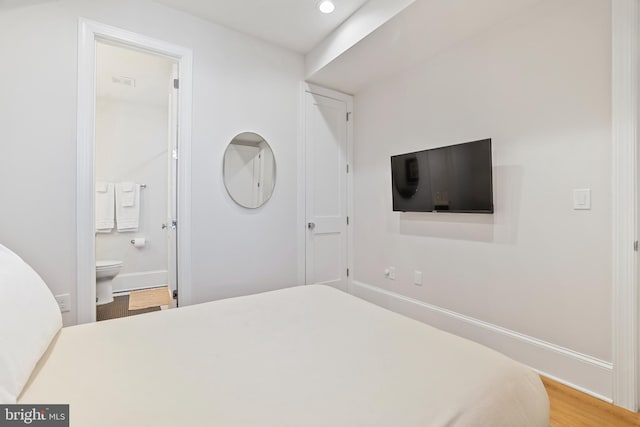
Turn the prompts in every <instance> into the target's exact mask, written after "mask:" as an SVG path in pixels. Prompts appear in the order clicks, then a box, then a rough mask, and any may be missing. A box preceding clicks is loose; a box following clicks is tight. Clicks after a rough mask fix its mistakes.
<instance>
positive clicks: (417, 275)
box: [413, 270, 422, 286]
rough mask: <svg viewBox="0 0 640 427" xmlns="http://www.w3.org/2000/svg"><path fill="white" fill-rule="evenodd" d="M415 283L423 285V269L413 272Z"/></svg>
mask: <svg viewBox="0 0 640 427" xmlns="http://www.w3.org/2000/svg"><path fill="white" fill-rule="evenodd" d="M413 284H414V285H416V286H422V271H418V270H416V271H414V272H413Z"/></svg>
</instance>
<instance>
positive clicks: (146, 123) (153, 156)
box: [77, 19, 192, 323]
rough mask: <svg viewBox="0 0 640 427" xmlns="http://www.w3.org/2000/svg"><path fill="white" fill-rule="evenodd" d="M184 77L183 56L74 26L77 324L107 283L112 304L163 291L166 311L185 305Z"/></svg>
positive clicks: (120, 34)
mask: <svg viewBox="0 0 640 427" xmlns="http://www.w3.org/2000/svg"><path fill="white" fill-rule="evenodd" d="M118 56H121V57H122V58H124V60H122V61H120V62H118V61H114V58H116V57H118ZM122 58H121V59H122ZM105 64H108V66H107V65H105ZM142 64H146V65H145V66H142ZM149 64H155V66H156V67H155V69H156V70H160V72H159V74H158V76H160V77H158V76H156V77H152V74H153V73H151V72H150V71H149V70H150V69H151V68H154V67H148V66H149ZM136 67H137V68H136ZM191 67H192V52H191V50H190V49H186V48H183V47H180V46H176V45H172V44H169V43H166V42H163V41H160V40H156V39H151V38H148V37H146V36H142V35H139V34H135V33H131V32H129V31H125V30H122V29H119V28H115V27H111V26H107V25H104V24H100V23H97V22H93V21H89V20H85V19H80V25H79V50H78V157H77V164H78V167H77V194H78V196H77V197H78V199H77V224H78V233H77V321H78V323H86V322H94V321H96V318H97V315H96V298H97V296H98V289H97V286H96V285H98V283H97V279H100V281H101V282H102V280H103V279H104V278H105V277H109V276H111V279H112V281H111V282H110V286H111V289H112V291H111V295H113V294H114V293H115V295H116V296H119V294H122V293H129V292H133V291H139V290H141V289H149V288H151V289H157V288H159V287H161V286H159V285H164V286H165V288H164V289H165V294H164V296H165V297H167V299H168V300H169V304H167V305H172V304H174V305H188V304H190V303H191V297H190V296H191V293H190V290H191V287H190V284H191V280H190V278H191V265H190V244H189V242H190V240H191V239H190V233H191V225H190V188H191V185H190V183H191V181H190V174H189V172H188V171H189V169H190V168H189V166H190V141H191V97H192V94H191ZM159 80H162V82H161V83H157V81H159ZM151 81H156V83H154V84H150V82H151ZM157 87H160V90H157ZM154 88H156V89H154ZM94 159H95V161H94ZM111 192H113V221H111V222H110V219H111V217H110V214H109V213H108V211H109V210H110V208H111V204H110V200H111V199H110V198H111V194H110V193H111ZM105 193H107V194H108V195H107V196H106V200H107V201H106V203H105V202H104V199H105V196H104V195H105ZM100 199H101V200H100ZM105 206H107V208H106V212H107V213H105ZM118 210H119V211H120V212H118ZM97 261H101V262H100V263H98V262H97ZM114 273H116V274H115V275H114ZM97 276H100V277H97ZM102 288H104V287H102ZM102 290H104V289H102ZM174 298H175V300H174Z"/></svg>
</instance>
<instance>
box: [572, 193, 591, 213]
mask: <svg viewBox="0 0 640 427" xmlns="http://www.w3.org/2000/svg"><path fill="white" fill-rule="evenodd" d="M573 209H575V210H589V209H591V189H590V188H579V189H575V190H573Z"/></svg>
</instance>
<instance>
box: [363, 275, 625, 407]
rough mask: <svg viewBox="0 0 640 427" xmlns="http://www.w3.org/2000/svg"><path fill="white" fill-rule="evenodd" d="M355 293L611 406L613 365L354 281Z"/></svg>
mask: <svg viewBox="0 0 640 427" xmlns="http://www.w3.org/2000/svg"><path fill="white" fill-rule="evenodd" d="M352 289H353V294H354V295H355V296H357V297H360V298H363V299H366V300H367V301H370V302H372V303H374V304H377V305H380V306H382V307H385V308H387V309H389V310H392V311H395V312H397V313H400V314H403V315H405V316H407V317H411V318H413V319H416V320H419V321H422V322H424V323H427V324H429V325H432V326H434V327H437V328H439V329H442V330H445V331H447V332H451V333H453V334H455V335H458V336H461V337H465V338H468V339H470V340H472V341H476V342H478V343H480V344H483V345H485V346H487V347H491V348H493V349H495V350H497V351H499V352H501V353H503V354H505V355H507V356H509V357H511V358H513V359H515V360H517V361H519V362H521V363H524V364H526V365H528V366H530V367H531V368H533V369H534V370H536V371H538V372H539V373H541V374H543V375H545V376H548V377H550V378H552V379H555V380H557V381H559V382H561V383H564V384H566V385H569V386H571V387H573V388H576V389H578V390H581V391H583V392H585V393H588V394H590V395H592V396H594V397H597V398H599V399H602V400H604V401H606V402H611V379H612V373H613V365H612V364H611V363H610V362H606V361H603V360H600V359H598V358H595V357H592V356H589V355H586V354H583V353H579V352H577V351H574V350H571V349H568V348H565V347H562V346H559V345H555V344H552V343H549V342H547V341H543V340H540V339H538V338H534V337H531V336H528V335H524V334H521V333H519V332H516V331H512V330H510V329H507V328H504V327H501V326H498V325H494V324H491V323H488V322H485V321H482V320H478V319H474V318H472V317H469V316H465V315H463V314H460V313H456V312H454V311H451V310H447V309H445V308H442V307H438V306H435V305H432V304H428V303H425V302H423V301H419V300H416V299H414V298H410V297H406V296H404V295H400V294H398V293H396V292H392V291H387V290H384V289H381V288H378V287H376V286H372V285H368V284H365V283H362V282H358V281H355V280H354V281H352Z"/></svg>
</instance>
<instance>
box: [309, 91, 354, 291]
mask: <svg viewBox="0 0 640 427" xmlns="http://www.w3.org/2000/svg"><path fill="white" fill-rule="evenodd" d="M307 93H311V94H314V95H320V96H325V97H327V98H332V99H335V100H338V101H342V102H344V103H345V104H346V106H347V113H348V114H349V115H350V118H349V121H347V165H348V166H349V173H348V174H347V216H348V217H349V226H348V227H347V263H346V264H347V268H348V269H349V276H348V277H347V289H348V290H349V292H350V293H353V285H352V283H353V275H354V268H353V221H354V217H353V171H354V167H353V121H354V119H353V117H354V100H353V95H349V94H346V93H342V92H338V91H335V90H332V89H327V88H324V87H322V86H318V85H315V84H312V83H308V82H303V83H302V90H301V91H300V108H299V111H300V129H299V139H300V144H299V150H298V164H299V165H301V167H300V168H298V247H300V248H301V249H300V250H299V251H298V281H299V282H300V283H303V284H305V285H308V283H307V274H306V269H307V267H306V252H307V251H306V248H307V246H306V245H307V229H306V218H307V210H306V188H307V141H306V137H305V130H306V126H307V123H306V115H305V109H306V104H305V103H306V94H307Z"/></svg>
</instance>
